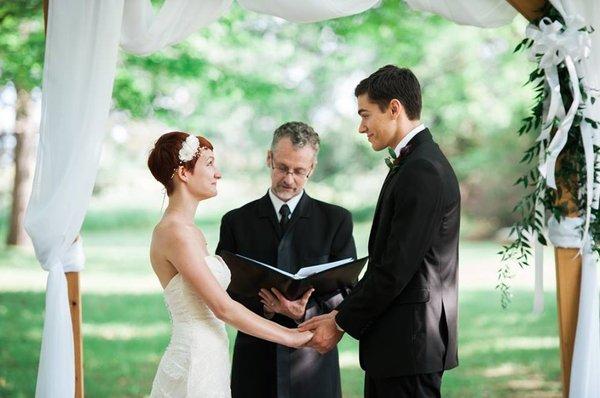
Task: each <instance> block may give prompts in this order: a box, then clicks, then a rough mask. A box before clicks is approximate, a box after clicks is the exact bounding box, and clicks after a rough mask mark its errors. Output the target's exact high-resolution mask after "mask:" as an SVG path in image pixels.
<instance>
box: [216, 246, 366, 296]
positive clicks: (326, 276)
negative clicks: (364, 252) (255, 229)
mask: <svg viewBox="0 0 600 398" xmlns="http://www.w3.org/2000/svg"><path fill="white" fill-rule="evenodd" d="M221 257H222V258H223V260H224V261H225V263H226V264H227V266H228V267H229V270H230V271H231V283H230V284H229V288H228V290H229V291H231V292H232V293H235V294H237V295H239V296H244V297H257V296H258V291H259V290H260V289H261V288H265V289H270V288H272V287H274V288H276V289H277V290H279V291H280V292H281V293H282V294H283V295H284V296H285V297H287V299H288V300H296V299H298V298H300V297H301V296H302V295H303V294H304V292H306V291H307V290H308V289H310V288H311V287H312V288H314V289H315V292H314V293H313V294H312V295H313V296H315V297H316V296H322V295H327V294H330V293H333V292H335V291H336V290H338V289H341V288H346V287H352V286H354V285H355V284H356V282H357V281H358V275H359V274H360V271H362V269H363V268H364V266H365V264H366V263H367V260H368V257H363V258H360V259H358V260H355V259H353V258H347V259H344V260H338V261H334V262H331V263H325V264H317V265H313V266H310V267H304V268H300V270H299V271H298V272H297V273H295V274H292V273H290V272H286V271H283V270H280V269H279V268H277V267H275V266H272V265H269V264H265V263H262V262H260V261H257V260H254V259H252V258H249V257H245V256H242V255H239V254H233V253H230V252H228V251H223V252H222V253H221Z"/></svg>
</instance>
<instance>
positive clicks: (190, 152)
mask: <svg viewBox="0 0 600 398" xmlns="http://www.w3.org/2000/svg"><path fill="white" fill-rule="evenodd" d="M199 149H200V140H198V137H196V136H195V135H191V134H190V135H188V136H187V138H186V139H185V141H183V145H182V146H181V149H180V150H179V161H180V162H181V163H185V162H189V161H190V160H192V159H194V158H195V157H196V155H197V154H198V153H199Z"/></svg>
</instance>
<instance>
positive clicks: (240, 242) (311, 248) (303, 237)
mask: <svg viewBox="0 0 600 398" xmlns="http://www.w3.org/2000/svg"><path fill="white" fill-rule="evenodd" d="M222 250H227V251H230V252H233V253H238V254H242V255H244V256H248V257H251V258H254V259H256V260H258V261H261V262H265V263H267V264H271V265H275V266H278V267H279V268H281V269H283V270H285V271H288V272H291V273H296V272H297V271H298V270H299V268H301V267H305V266H309V265H315V264H320V263H325V262H329V261H335V260H341V259H344V258H348V257H354V258H356V247H355V245H354V239H353V237H352V216H351V215H350V212H349V211H348V210H346V209H344V208H342V207H339V206H335V205H332V204H329V203H325V202H321V201H319V200H315V199H313V198H311V197H310V196H308V195H307V194H306V192H304V193H303V194H302V198H301V199H300V201H299V202H298V204H297V205H296V208H295V209H294V212H293V213H292V217H291V219H290V221H289V224H288V226H287V227H286V231H285V234H282V233H281V230H280V227H279V222H278V221H277V218H276V214H275V209H274V207H273V203H272V202H271V199H270V197H269V194H268V193H267V194H266V195H265V196H263V197H262V198H260V199H258V200H255V201H252V202H250V203H248V204H246V205H244V206H242V207H240V208H239V209H235V210H232V211H230V212H228V213H227V214H225V216H223V220H222V221H221V235H220V240H219V245H218V246H217V253H220V252H221V251H222ZM349 290H350V287H348V288H347V289H342V290H340V291H339V292H337V293H335V294H333V295H331V296H328V297H313V298H311V299H310V300H309V302H308V304H307V310H306V315H305V319H309V318H311V317H313V316H315V315H319V314H323V313H328V312H330V311H331V310H332V309H333V308H335V307H336V306H337V305H338V304H339V303H340V302H341V301H342V300H343V297H344V296H345V295H346V294H347V293H348V292H349ZM230 293H231V292H230ZM256 293H257V295H256V297H255V298H253V299H249V298H242V297H236V296H235V295H233V294H232V297H233V298H235V299H236V300H238V301H240V302H241V303H242V304H244V305H245V306H246V307H248V308H249V309H251V310H252V311H254V312H256V313H257V314H259V315H263V306H262V304H261V303H260V300H259V297H258V288H257V291H256ZM273 320H274V321H275V322H277V323H280V324H282V325H285V326H288V327H294V328H295V327H297V325H296V323H295V322H294V321H292V320H291V319H289V318H287V317H284V316H281V315H276V316H275V318H273ZM231 390H232V391H231V392H232V396H233V398H238V397H239V398H245V397H261V398H271V397H279V398H304V397H314V398H320V397H321V398H335V397H341V384H340V369H339V363H338V352H337V350H333V351H330V352H329V353H327V354H326V355H320V354H319V353H318V352H317V351H315V350H314V349H312V348H301V349H297V350H295V349H291V348H287V347H284V346H280V345H277V344H274V343H270V342H268V341H265V340H261V339H258V338H255V337H252V336H249V335H247V334H245V333H242V332H238V334H237V338H236V341H235V347H234V353H233V363H232V377H231Z"/></svg>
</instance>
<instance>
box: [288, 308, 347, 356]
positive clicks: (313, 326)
mask: <svg viewBox="0 0 600 398" xmlns="http://www.w3.org/2000/svg"><path fill="white" fill-rule="evenodd" d="M336 314H337V311H335V310H333V311H331V312H330V313H329V314H325V315H319V316H316V317H314V318H311V319H309V320H308V321H306V322H303V323H301V324H300V325H299V326H298V330H300V331H301V332H304V331H308V330H310V331H312V332H313V333H314V335H313V338H312V340H311V341H309V342H308V344H307V346H308V347H312V348H314V349H315V350H317V352H318V353H319V354H325V353H326V352H328V351H330V350H332V349H333V347H335V345H336V344H337V343H338V342H339V341H340V340H341V338H342V336H343V335H344V332H342V331H341V330H339V329H338V328H337V326H336V324H335V315H336Z"/></svg>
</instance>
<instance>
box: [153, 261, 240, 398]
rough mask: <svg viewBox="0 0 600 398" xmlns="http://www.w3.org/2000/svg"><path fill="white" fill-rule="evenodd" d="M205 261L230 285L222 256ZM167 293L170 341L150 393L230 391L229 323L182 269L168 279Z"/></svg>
mask: <svg viewBox="0 0 600 398" xmlns="http://www.w3.org/2000/svg"><path fill="white" fill-rule="evenodd" d="M206 264H207V265H208V268H209V269H210V270H211V272H212V273H213V275H214V276H215V278H216V279H217V280H218V281H219V284H220V285H221V286H222V287H223V288H227V286H228V285H229V282H230V280H231V274H230V273H229V268H227V265H225V263H224V262H223V260H222V259H221V257H218V256H208V257H206ZM164 295H165V302H166V304H167V309H168V310H169V313H170V315H171V323H172V332H171V341H170V342H169V346H168V347H167V349H166V351H165V353H164V355H163V357H162V359H161V360H160V364H159V365H158V370H157V371H156V376H155V377H154V382H153V383H152V392H151V393H150V397H173V398H184V397H203V398H204V397H206V398H209V397H210V398H224V397H227V398H229V397H231V391H230V387H229V372H230V368H231V364H230V362H229V340H228V338H227V332H226V330H225V324H224V323H223V322H222V321H221V320H219V319H218V318H217V317H216V316H215V315H214V314H213V313H212V311H211V310H210V309H209V308H208V306H207V305H206V304H205V303H204V302H203V301H202V299H201V298H200V297H198V295H197V294H196V293H195V292H194V290H193V288H192V286H191V285H190V284H189V283H187V282H186V281H185V280H184V279H183V278H182V277H181V275H180V274H177V275H175V276H174V277H173V279H171V280H170V281H169V283H168V284H167V286H166V287H165V289H164Z"/></svg>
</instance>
